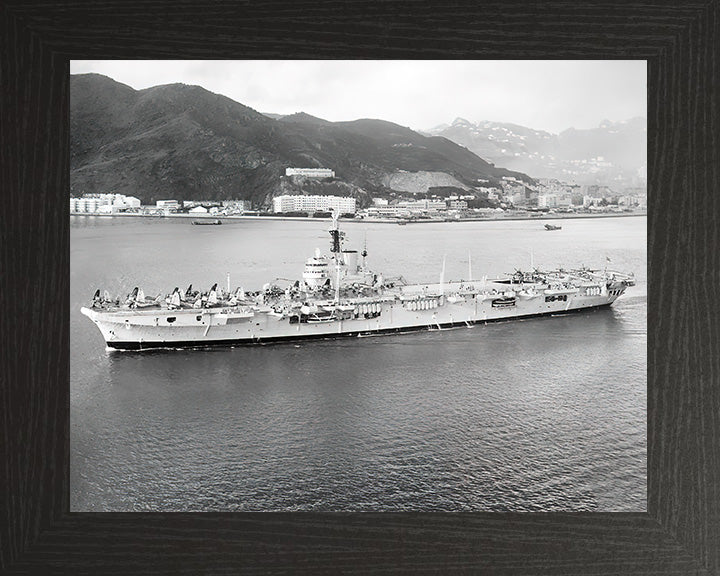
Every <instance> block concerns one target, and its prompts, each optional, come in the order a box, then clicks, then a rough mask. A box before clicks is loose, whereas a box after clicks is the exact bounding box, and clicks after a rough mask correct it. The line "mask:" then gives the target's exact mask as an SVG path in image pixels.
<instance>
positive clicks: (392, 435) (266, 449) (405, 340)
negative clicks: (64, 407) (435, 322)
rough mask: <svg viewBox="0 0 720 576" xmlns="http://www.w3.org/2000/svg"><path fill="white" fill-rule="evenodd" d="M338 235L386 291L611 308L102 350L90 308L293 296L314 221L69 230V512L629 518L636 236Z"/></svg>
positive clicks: (637, 390)
mask: <svg viewBox="0 0 720 576" xmlns="http://www.w3.org/2000/svg"><path fill="white" fill-rule="evenodd" d="M561 224H562V230H561V231H557V232H546V231H545V230H544V229H543V226H542V223H540V222H533V221H515V222H467V223H446V224H445V223H438V224H417V225H408V226H397V225H389V224H370V223H362V222H355V223H347V224H344V230H345V231H346V232H347V236H348V242H347V243H346V247H347V248H359V249H362V246H363V244H364V243H365V242H366V244H367V250H368V252H369V256H368V261H369V263H370V264H371V267H372V268H373V269H374V270H376V271H382V272H383V273H384V275H385V277H386V278H388V277H393V276H396V275H402V276H404V277H405V278H406V279H407V280H408V281H418V282H420V281H435V280H437V279H438V278H439V275H440V271H441V268H442V262H443V258H445V259H446V272H445V278H446V279H448V280H451V279H461V278H462V279H467V278H468V264H469V262H468V260H469V258H471V261H472V270H473V276H474V277H475V278H479V277H481V276H482V275H485V274H487V275H489V276H493V275H496V274H499V273H502V272H512V271H513V270H514V269H515V268H528V267H529V265H530V261H531V258H532V260H533V261H534V264H535V266H539V267H546V268H549V267H556V266H564V267H574V266H580V265H583V264H586V265H588V266H595V267H602V266H604V264H605V262H606V258H610V259H611V261H612V264H611V265H610V266H611V267H613V268H615V269H618V270H624V271H634V272H635V275H636V278H637V286H635V287H633V288H631V289H629V290H628V292H627V293H626V295H624V296H623V297H622V298H620V299H619V300H618V301H617V302H616V303H615V304H614V305H613V306H612V307H611V308H610V309H607V310H600V311H594V312H587V313H578V314H573V315H569V316H561V317H554V318H540V319H531V320H525V321H512V322H504V323H496V324H489V325H487V326H475V327H472V328H459V329H455V330H448V331H442V332H425V333H416V334H409V335H392V336H381V337H372V338H362V339H345V340H337V341H314V342H308V343H301V344H292V343H291V344H275V345H268V346H258V347H245V348H235V349H216V350H207V351H206V350H191V351H147V352H119V351H107V350H106V349H105V345H104V342H103V340H102V337H101V336H100V332H99V331H98V330H97V329H96V327H95V326H94V325H93V324H92V323H91V322H90V321H89V320H88V319H87V318H85V317H84V316H82V315H81V314H80V311H79V309H80V307H81V306H83V305H86V304H87V303H88V302H89V300H90V298H91V297H92V294H93V292H94V291H95V289H96V288H101V289H107V290H108V291H109V292H110V293H111V294H112V295H113V296H114V295H116V294H121V295H123V296H124V295H126V294H127V293H129V292H130V291H131V290H132V288H133V287H134V286H140V287H142V288H143V289H144V291H145V293H146V294H147V295H156V294H158V293H159V292H161V291H162V292H164V293H168V292H170V291H172V289H173V288H174V287H175V286H181V287H186V286H187V285H188V284H189V283H191V282H192V283H193V285H194V286H195V287H197V288H201V289H208V288H209V287H210V286H211V285H212V284H213V283H214V282H218V283H219V284H221V285H222V286H225V283H226V274H227V273H230V275H231V283H232V286H233V288H234V287H236V286H238V285H242V286H243V287H244V288H246V289H258V288H260V287H261V286H262V284H264V283H266V282H268V281H271V280H273V279H275V278H278V277H279V278H289V279H296V278H299V277H300V275H301V273H302V266H303V262H304V260H305V258H307V257H308V256H310V255H311V254H312V253H313V251H314V249H315V247H320V248H322V249H323V251H326V250H327V248H328V246H329V235H328V233H327V229H328V227H329V225H328V222H322V221H304V222H283V221H270V220H242V221H232V222H226V223H225V224H224V225H223V226H191V225H190V222H189V221H187V220H176V219H143V218H116V219H112V218H102V217H72V222H71V226H72V229H71V302H70V305H71V320H70V330H71V382H70V386H71V494H70V496H71V509H72V510H73V511H245V510H248V511H250V510H253V511H275V510H286V511H296V510H297V511H299V510H322V511H341V510H342V511H354V510H368V511H370V510H372V511H397V510H403V511H407V510H427V511H435V510H445V511H461V510H470V511H484V510H485V511H487V510H489V511H541V510H547V511H550V510H553V511H554V510H563V511H570V510H573V511H575V510H596V511H644V510H646V459H647V451H646V384H647V378H646V365H647V353H646V344H647V290H646V288H647V284H646V278H647V277H646V259H647V256H646V219H645V218H644V217H632V218H605V219H583V220H580V219H578V220H563V221H562V222H561Z"/></svg>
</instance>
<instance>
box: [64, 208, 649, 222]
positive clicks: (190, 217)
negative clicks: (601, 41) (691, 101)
mask: <svg viewBox="0 0 720 576" xmlns="http://www.w3.org/2000/svg"><path fill="white" fill-rule="evenodd" d="M70 216H71V217H72V216H82V217H86V218H88V217H89V218H154V219H156V220H165V219H173V218H174V219H179V220H183V219H185V220H221V221H222V220H286V221H293V222H331V221H332V218H312V217H305V218H303V217H298V216H256V215H232V216H222V215H221V216H218V215H212V216H195V215H191V214H167V215H158V214H135V213H132V214H128V213H124V212H118V213H116V214H90V213H86V212H71V213H70ZM638 216H647V211H642V212H623V213H600V214H542V215H539V216H530V215H522V214H511V215H508V216H499V217H477V218H448V219H445V220H439V219H419V220H403V219H400V218H341V220H342V222H343V223H346V222H371V223H373V224H396V225H397V224H401V225H405V224H436V223H442V224H455V223H460V222H513V221H521V220H532V221H545V220H577V219H582V218H632V217H638Z"/></svg>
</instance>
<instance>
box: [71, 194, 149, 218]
mask: <svg viewBox="0 0 720 576" xmlns="http://www.w3.org/2000/svg"><path fill="white" fill-rule="evenodd" d="M128 208H140V200H139V199H138V198H135V197H134V196H125V195H123V194H84V195H83V196H82V197H81V198H70V213H71V214H78V213H79V214H96V213H97V214H111V213H113V212H120V211H122V210H127V209H128Z"/></svg>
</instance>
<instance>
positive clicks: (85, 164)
mask: <svg viewBox="0 0 720 576" xmlns="http://www.w3.org/2000/svg"><path fill="white" fill-rule="evenodd" d="M271 116H272V117H271ZM274 116H275V115H268V114H262V113H260V112H258V111H256V110H254V109H252V108H250V107H248V106H245V105H243V104H240V103H238V102H235V101H233V100H231V99H230V98H227V97H225V96H222V95H219V94H214V93H212V92H210V91H208V90H206V89H204V88H201V87H199V86H190V85H186V84H167V85H162V86H155V87H152V88H147V89H144V90H134V89H132V88H130V87H129V86H126V85H124V84H121V83H119V82H116V81H114V80H112V79H110V78H108V77H105V76H101V75H98V74H80V75H72V76H71V78H70V121H71V146H70V153H71V159H70V176H71V194H73V195H80V194H83V193H94V192H118V193H123V194H129V195H133V196H137V197H138V198H140V199H141V201H142V202H143V203H146V204H148V203H154V202H155V201H156V200H158V199H172V198H174V199H178V200H225V199H244V200H250V201H251V202H252V204H253V206H254V207H256V208H262V207H268V206H270V205H271V202H272V198H273V197H274V196H275V195H278V194H283V193H324V194H339V195H352V196H355V197H356V198H357V199H358V200H359V204H360V205H364V204H367V203H369V201H370V198H371V197H372V196H373V195H383V194H388V193H390V192H391V191H392V190H391V189H390V188H388V186H387V182H391V181H392V178H391V176H392V175H393V174H396V173H398V172H403V171H404V172H427V173H430V174H432V173H442V174H444V175H449V176H450V177H452V178H454V179H456V180H457V181H458V182H461V183H462V184H463V185H464V186H467V187H472V186H474V185H478V182H479V181H480V182H483V183H487V182H489V183H493V182H497V181H498V180H499V179H500V178H502V177H503V176H515V177H516V178H518V179H520V180H525V181H526V182H532V179H531V178H530V177H529V176H527V175H525V174H521V173H517V172H511V171H509V170H505V169H503V168H497V167H495V166H493V165H491V164H490V163H488V162H486V161H485V160H483V159H482V158H480V157H478V156H477V155H476V154H474V153H472V152H470V151H469V150H467V149H465V148H463V147H462V146H460V145H458V144H455V143H453V142H451V141H450V140H448V139H446V138H440V137H428V136H423V135H421V134H419V133H418V132H415V131H413V130H410V129H409V128H405V127H402V126H399V125H398V124H394V123H392V122H386V121H382V120H373V119H363V120H355V121H352V122H329V121H327V120H323V119H321V118H316V117H314V116H311V115H309V114H306V113H304V112H299V113H297V114H291V115H286V116H278V117H277V118H275V117H274ZM289 166H294V167H304V168H312V167H324V168H331V169H332V170H334V171H335V174H336V178H335V179H330V180H324V181H317V180H311V179H298V178H285V177H284V174H285V169H286V168H287V167H289ZM444 177H445V176H443V178H444ZM428 182H430V183H431V180H428Z"/></svg>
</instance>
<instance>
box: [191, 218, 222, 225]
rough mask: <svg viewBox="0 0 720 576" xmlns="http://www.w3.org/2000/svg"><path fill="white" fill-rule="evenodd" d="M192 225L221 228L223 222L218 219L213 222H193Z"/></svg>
mask: <svg viewBox="0 0 720 576" xmlns="http://www.w3.org/2000/svg"><path fill="white" fill-rule="evenodd" d="M192 223H193V224H196V225H198V226H213V225H214V226H219V225H220V224H222V220H219V219H218V218H215V219H213V220H193V221H192Z"/></svg>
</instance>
